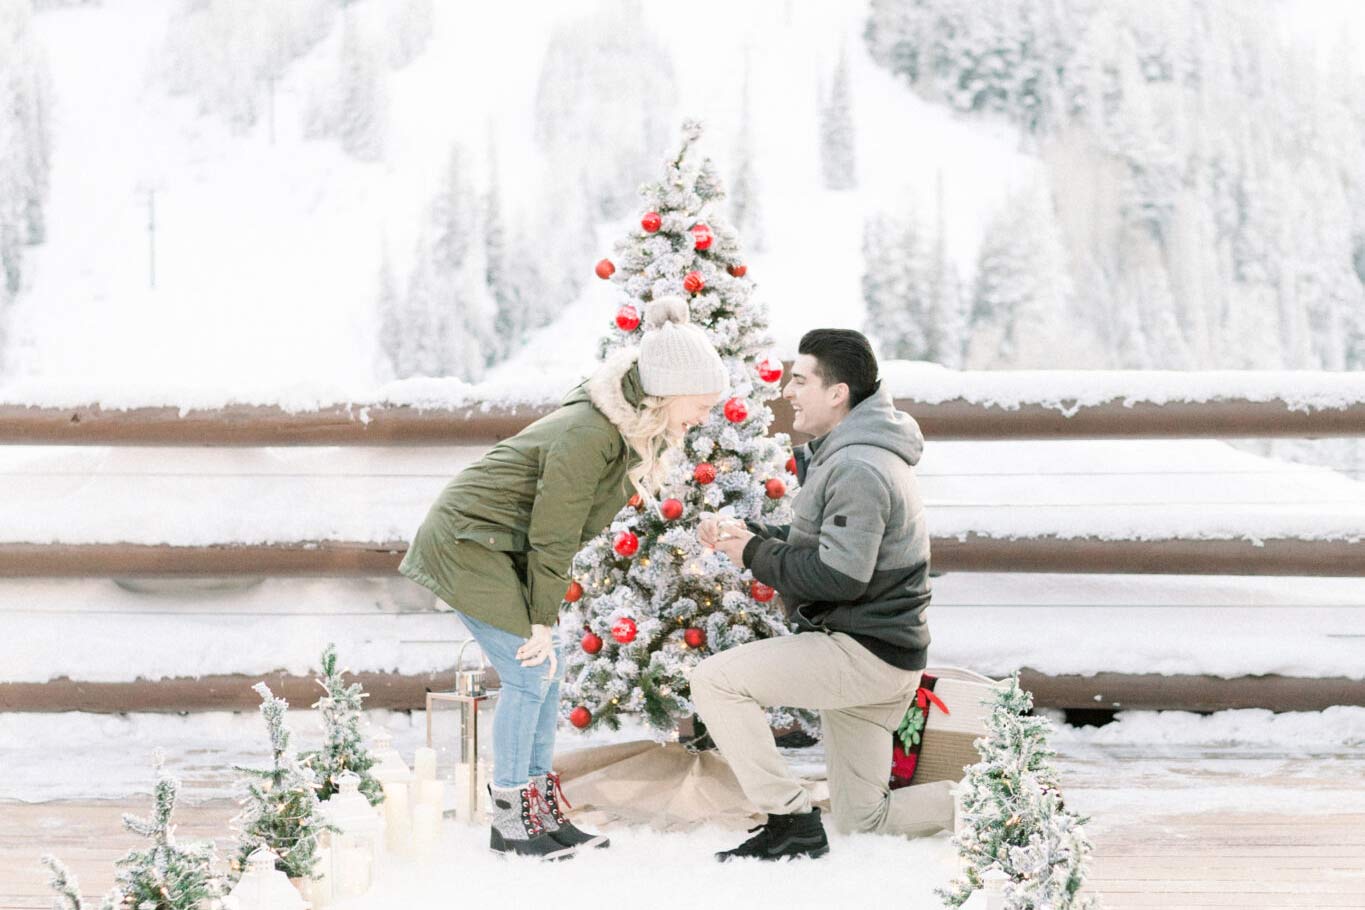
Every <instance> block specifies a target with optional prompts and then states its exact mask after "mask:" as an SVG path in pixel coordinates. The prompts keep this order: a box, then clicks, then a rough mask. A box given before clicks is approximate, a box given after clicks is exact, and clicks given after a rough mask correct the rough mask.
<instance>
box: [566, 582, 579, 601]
mask: <svg viewBox="0 0 1365 910" xmlns="http://www.w3.org/2000/svg"><path fill="white" fill-rule="evenodd" d="M582 596H583V586H582V585H580V584H579V583H578V582H576V581H571V582H569V590H567V591H565V592H564V600H566V601H567V602H569V603H571V604H576V603H578V601H579V598H581V597H582Z"/></svg>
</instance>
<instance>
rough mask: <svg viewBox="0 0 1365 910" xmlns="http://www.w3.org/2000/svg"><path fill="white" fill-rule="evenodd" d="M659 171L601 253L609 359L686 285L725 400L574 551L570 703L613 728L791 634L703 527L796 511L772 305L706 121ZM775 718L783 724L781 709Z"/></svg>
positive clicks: (684, 700) (669, 716)
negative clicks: (697, 670)
mask: <svg viewBox="0 0 1365 910" xmlns="http://www.w3.org/2000/svg"><path fill="white" fill-rule="evenodd" d="M683 132H684V139H683V143H682V148H681V150H680V151H679V153H678V154H677V155H676V156H675V157H674V158H672V159H671V160H670V161H669V162H668V164H667V166H666V168H665V173H664V179H663V180H661V181H659V182H656V183H651V184H647V185H646V186H645V187H644V188H643V189H642V190H641V192H642V194H643V195H644V197H645V208H646V211H645V213H644V214H643V217H642V219H641V221H640V226H639V228H638V229H636V230H632V231H631V232H630V233H629V234H628V235H627V236H626V237H624V238H622V239H621V240H620V241H619V242H618V243H617V245H616V254H615V256H614V261H609V260H604V261H603V262H602V263H599V264H598V274H599V276H602V277H611V278H612V280H613V281H614V282H615V283H616V286H617V287H618V288H620V289H621V291H622V292H623V294H624V297H625V299H624V300H623V302H622V304H621V307H620V309H619V310H618V312H617V315H616V320H615V325H614V327H612V328H611V329H610V330H609V333H608V335H607V336H606V337H604V338H603V340H602V345H601V351H602V354H603V355H606V354H607V353H610V352H613V351H615V350H617V349H618V348H621V347H623V346H628V345H634V344H637V343H638V342H639V340H640V338H641V333H642V332H643V331H644V325H643V324H642V323H641V321H640V315H641V313H642V311H643V308H644V306H645V304H647V303H648V302H650V301H652V300H655V299H658V298H661V297H664V296H669V295H678V296H682V297H683V298H684V299H685V300H686V301H687V303H688V306H689V309H690V313H691V319H692V321H693V322H694V323H696V324H698V325H700V326H702V327H703V328H704V329H705V330H706V332H707V335H708V336H709V337H710V338H711V340H712V342H713V343H714V344H715V345H716V349H717V351H719V353H720V355H721V358H722V359H723V360H724V361H725V364H726V366H727V367H728V369H729V371H730V377H731V383H732V388H731V391H730V397H729V398H728V399H727V400H725V401H722V402H721V403H720V404H719V405H717V407H716V408H715V409H714V410H713V411H712V413H711V415H710V417H709V418H708V419H707V421H706V422H705V423H704V424H702V425H701V426H698V427H694V428H693V429H692V430H691V431H690V432H689V433H688V435H687V438H686V440H685V442H684V445H683V452H682V457H681V459H679V460H677V461H675V462H674V463H673V464H672V465H671V466H670V468H669V471H668V475H667V477H666V479H665V483H664V488H663V491H662V494H661V495H660V497H659V501H654V502H646V501H643V500H641V499H640V498H639V497H638V496H637V497H636V498H635V499H633V500H632V501H631V503H630V504H629V505H627V506H626V508H624V509H623V510H622V511H621V512H620V513H619V514H618V515H617V516H616V519H615V521H614V522H613V523H612V525H611V526H610V527H609V528H608V529H607V530H606V531H604V532H603V533H602V534H600V535H598V536H597V537H596V538H594V539H593V540H592V541H590V542H589V543H588V544H587V546H585V547H584V548H583V550H582V551H580V552H579V554H578V555H577V557H575V559H574V563H573V568H572V570H571V574H572V576H573V579H574V581H573V583H572V584H571V586H570V590H569V592H568V594H567V596H566V600H568V601H569V602H570V603H575V604H576V605H577V611H576V613H575V614H573V615H572V617H571V618H570V619H566V620H565V622H564V626H565V628H566V629H570V630H575V633H576V632H577V630H579V629H582V630H583V632H584V634H583V638H582V641H581V642H580V643H578V645H577V646H575V647H572V648H570V649H569V656H568V657H567V658H566V661H567V664H568V670H567V674H566V683H565V692H566V698H565V701H566V703H567V704H568V705H570V706H571V708H572V711H571V713H570V720H571V721H572V722H573V723H574V724H575V725H576V726H579V727H587V726H591V725H596V724H601V723H605V724H607V725H609V726H611V727H613V728H614V727H616V726H617V725H618V724H619V722H620V717H621V715H623V714H638V715H643V717H644V718H645V720H646V721H648V722H649V723H650V724H652V725H653V726H655V727H657V728H659V729H660V730H667V731H672V730H675V729H676V727H677V723H678V721H679V720H681V719H683V718H687V717H689V716H690V715H691V714H692V713H693V712H692V705H691V702H690V700H689V690H688V683H687V677H688V673H689V672H690V671H691V668H692V667H694V666H695V665H696V664H697V663H698V662H700V661H701V660H702V659H703V658H705V657H707V656H708V655H710V654H714V653H716V652H718V651H723V650H725V649H726V648H730V647H733V646H735V645H739V644H743V643H745V642H749V641H754V640H757V639H761V638H769V637H772V636H775V635H782V634H785V633H786V632H787V627H786V625H785V622H784V620H783V616H782V613H781V611H780V610H779V609H778V607H777V604H776V603H775V602H774V599H773V598H774V592H773V590H772V588H769V587H767V586H765V585H762V584H759V583H758V582H756V581H755V580H754V579H753V577H752V576H751V575H750V574H749V572H748V571H747V570H745V569H742V568H740V567H739V566H736V565H735V564H734V563H732V562H731V561H730V560H729V559H728V558H727V557H726V556H724V555H723V554H720V553H712V552H708V551H705V550H704V549H703V548H702V547H701V545H700V544H699V542H698V541H697V537H696V525H697V522H698V520H699V518H700V516H701V515H702V514H703V513H704V512H721V513H724V514H728V515H731V516H733V517H735V518H741V519H754V520H762V521H765V522H770V523H786V522H788V521H790V513H791V510H790V506H789V502H790V497H791V495H792V491H793V488H794V486H795V482H796V478H795V477H794V476H793V474H792V467H791V465H790V463H789V460H788V459H789V453H788V442H787V439H786V437H785V436H782V435H779V436H776V437H772V438H769V437H768V436H767V430H768V426H769V424H770V423H771V422H772V416H773V415H772V412H771V411H770V410H769V408H768V407H767V405H766V404H765V403H764V402H766V401H767V400H769V399H771V398H773V397H774V396H775V395H776V394H777V392H778V382H779V381H780V379H781V375H782V365H781V363H780V361H777V360H776V359H775V358H774V357H771V356H769V353H768V352H769V351H770V348H771V346H772V339H771V337H770V336H769V334H768V330H767V312H766V307H765V306H764V305H763V304H761V303H759V302H758V301H756V300H755V299H754V298H753V296H752V295H753V289H754V285H753V282H752V281H751V280H750V279H749V278H748V277H747V276H746V272H747V267H746V266H745V264H744V258H743V256H742V254H741V251H740V245H739V237H738V235H737V233H736V232H735V231H734V229H733V228H731V227H730V225H729V224H728V223H727V221H726V220H725V218H724V215H723V213H722V211H721V209H720V202H721V200H722V199H724V191H723V189H722V186H721V181H720V178H719V175H718V174H717V172H716V169H715V167H714V166H713V165H712V163H711V161H710V159H699V157H698V155H697V153H696V147H695V146H696V142H697V140H698V139H699V138H700V136H701V125H700V124H699V123H696V122H695V121H688V122H686V123H685V124H684V126H683ZM775 719H777V720H779V721H781V720H790V718H789V717H788V716H786V715H781V714H779V715H777V717H776V718H775Z"/></svg>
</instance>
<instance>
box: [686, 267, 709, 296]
mask: <svg viewBox="0 0 1365 910" xmlns="http://www.w3.org/2000/svg"><path fill="white" fill-rule="evenodd" d="M704 287H706V279H705V278H703V277H701V272H688V273H687V277H686V278H684V279H683V289H684V290H685V291H687V293H689V294H695V293H697V292H698V291H700V290H701V289H702V288H704Z"/></svg>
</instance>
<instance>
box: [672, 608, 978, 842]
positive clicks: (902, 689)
mask: <svg viewBox="0 0 1365 910" xmlns="http://www.w3.org/2000/svg"><path fill="white" fill-rule="evenodd" d="M919 680H920V671H918V670H900V669H897V668H896V667H893V666H891V665H890V664H888V663H886V662H885V661H884V660H882V659H881V658H879V657H877V656H876V655H875V654H873V653H872V652H870V651H868V650H867V649H866V648H864V647H863V646H862V645H860V644H858V642H856V641H854V640H853V639H852V638H850V637H849V636H847V635H845V634H843V633H842V632H835V633H833V634H824V633H821V632H801V633H797V634H796V635H788V636H783V637H782V638H770V639H766V640H764V641H756V642H753V643H751V644H747V645H741V646H740V647H738V648H731V649H730V650H728V651H722V652H721V653H720V654H716V655H714V656H712V657H709V658H707V659H706V660H704V661H702V662H701V663H700V664H698V665H697V668H696V669H695V670H693V671H692V677H691V687H692V701H693V703H694V704H695V705H696V708H697V713H698V715H699V716H700V717H701V719H702V722H703V723H705V724H706V729H707V730H708V731H709V732H710V733H711V738H712V739H714V740H715V742H716V745H717V746H718V747H719V748H720V752H721V754H722V755H723V756H724V757H725V759H726V761H728V762H729V763H730V767H731V768H733V769H734V772H735V776H736V777H737V778H738V779H739V783H740V786H741V787H743V788H744V795H745V796H747V797H748V798H749V799H750V800H751V801H752V802H753V803H754V804H755V805H756V806H757V807H758V808H759V809H760V810H762V811H764V812H768V813H770V814H778V815H785V814H790V813H798V812H807V811H809V810H810V807H811V806H810V795H809V794H808V793H807V791H806V789H805V788H804V787H802V786H801V784H800V782H799V781H798V780H797V779H796V777H795V776H794V775H793V774H792V773H791V770H790V769H789V768H788V767H787V764H786V762H784V761H783V760H782V756H781V754H780V753H779V752H778V751H777V745H776V744H775V743H774V742H773V736H772V731H771V730H770V729H769V727H768V720H767V717H766V715H765V714H764V712H763V709H764V708H769V707H777V706H784V707H791V708H809V709H818V710H819V711H820V722H821V729H822V736H823V740H824V744H825V759H826V762H827V765H828V771H829V795H830V804H831V808H832V810H833V814H834V824H835V827H837V828H838V829H839V830H840V831H845V832H849V831H876V832H881V833H887V834H901V835H906V836H909V837H920V836H924V835H928V834H933V833H935V832H937V831H941V830H944V829H948V830H951V829H952V827H953V798H952V795H951V793H950V790H951V788H952V786H953V784H952V783H951V782H949V781H939V782H937V783H932V784H923V785H918V786H911V787H904V788H902V789H899V790H896V791H894V792H892V790H891V789H890V787H889V786H888V783H887V782H888V780H889V778H890V776H891V734H892V733H893V732H895V730H896V728H897V727H898V726H900V722H901V719H902V718H903V717H904V716H905V712H906V710H907V709H908V708H909V707H910V702H911V700H912V699H913V697H914V694H915V690H916V689H917V688H918V687H919Z"/></svg>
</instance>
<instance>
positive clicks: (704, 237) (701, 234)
mask: <svg viewBox="0 0 1365 910" xmlns="http://www.w3.org/2000/svg"><path fill="white" fill-rule="evenodd" d="M715 239H716V238H715V237H714V236H712V234H711V229H710V228H709V227H707V226H706V225H704V224H697V225H693V226H692V243H693V244H694V245H695V246H696V248H697V249H699V250H709V249H711V241H713V240H715Z"/></svg>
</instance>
